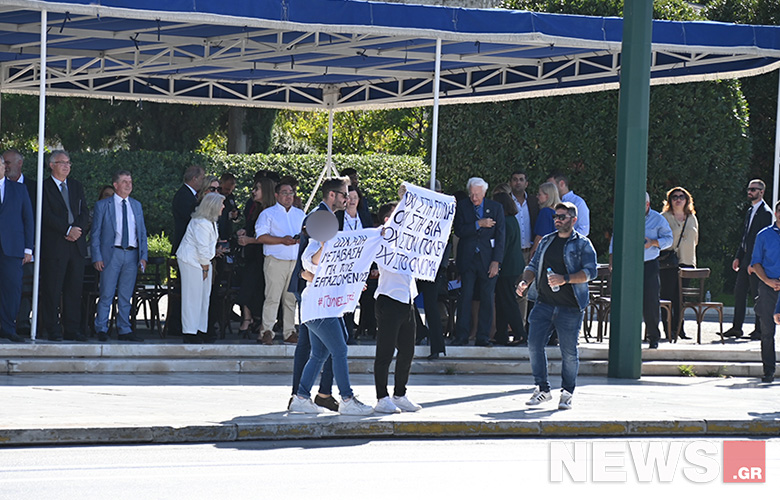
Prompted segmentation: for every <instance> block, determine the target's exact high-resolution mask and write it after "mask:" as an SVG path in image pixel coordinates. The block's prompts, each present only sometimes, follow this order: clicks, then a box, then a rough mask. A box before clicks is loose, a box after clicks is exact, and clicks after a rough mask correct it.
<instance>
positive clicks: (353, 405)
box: [339, 396, 374, 416]
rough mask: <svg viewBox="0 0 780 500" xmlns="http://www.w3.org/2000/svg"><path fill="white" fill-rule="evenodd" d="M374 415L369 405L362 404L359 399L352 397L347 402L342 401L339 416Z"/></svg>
mask: <svg viewBox="0 0 780 500" xmlns="http://www.w3.org/2000/svg"><path fill="white" fill-rule="evenodd" d="M372 413H374V409H373V408H371V407H370V406H368V405H367V404H363V403H361V402H360V401H359V400H358V398H356V397H354V396H353V397H352V398H350V399H347V400H342V401H341V404H340V405H339V414H341V415H358V416H362V415H371V414H372Z"/></svg>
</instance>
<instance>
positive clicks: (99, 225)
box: [0, 150, 780, 414]
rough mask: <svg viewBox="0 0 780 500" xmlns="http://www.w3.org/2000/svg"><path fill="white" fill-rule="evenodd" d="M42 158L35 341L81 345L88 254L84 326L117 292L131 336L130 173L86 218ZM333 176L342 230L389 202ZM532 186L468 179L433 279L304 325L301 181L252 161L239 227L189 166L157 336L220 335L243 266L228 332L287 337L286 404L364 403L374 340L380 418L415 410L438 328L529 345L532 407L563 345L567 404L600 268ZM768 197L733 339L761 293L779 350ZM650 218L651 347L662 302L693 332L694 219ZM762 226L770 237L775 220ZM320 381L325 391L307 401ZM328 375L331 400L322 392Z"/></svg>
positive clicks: (9, 162) (748, 246) (3, 268)
mask: <svg viewBox="0 0 780 500" xmlns="http://www.w3.org/2000/svg"><path fill="white" fill-rule="evenodd" d="M22 160H23V157H22V155H21V154H20V153H19V152H18V151H16V150H9V151H7V152H6V153H5V154H4V155H3V161H2V162H0V165H1V167H0V168H1V170H0V173H2V175H0V204H1V205H0V248H2V259H3V260H2V261H1V262H0V273H2V275H0V279H1V280H2V282H3V283H4V286H3V287H2V297H0V298H1V299H2V307H0V313H1V314H2V317H0V326H1V329H0V336H1V337H3V338H6V339H9V340H11V341H14V342H23V341H24V339H23V338H22V337H21V336H19V335H18V334H17V320H18V321H19V323H20V324H24V323H25V321H26V322H27V324H29V307H27V308H25V307H24V305H23V304H21V296H22V293H21V292H22V276H23V274H24V273H29V263H30V260H31V256H32V247H33V241H32V234H33V225H34V219H33V215H32V206H33V203H32V202H33V200H34V195H35V190H34V185H33V184H32V182H31V181H30V179H27V178H24V176H22V175H21V162H22ZM48 165H49V168H50V170H51V176H50V177H48V178H47V179H46V180H45V181H44V190H43V203H42V205H43V213H42V219H41V224H42V227H41V233H42V238H41V247H42V248H41V256H42V257H41V260H42V262H41V276H42V287H41V290H42V294H41V301H40V304H41V314H40V324H39V331H40V334H39V336H40V337H42V338H47V339H48V340H52V341H59V340H63V339H65V340H71V341H86V340H87V335H86V332H85V331H84V328H83V320H82V318H81V314H80V313H81V311H82V304H81V299H82V288H81V287H82V281H83V276H84V271H85V266H84V262H85V259H88V260H89V261H90V263H91V265H92V267H93V268H94V270H95V271H97V272H98V273H99V274H100V285H99V287H100V292H99V298H98V303H97V307H96V314H95V318H94V319H91V318H90V321H92V323H93V325H94V331H95V333H96V334H97V337H98V340H99V341H107V340H108V338H109V315H110V312H111V307H112V304H113V301H114V297H116V301H117V310H118V312H117V319H116V335H117V339H118V340H120V341H128V342H142V341H143V339H142V338H141V337H140V336H138V335H137V333H136V332H134V331H133V329H132V326H131V321H130V320H131V315H132V311H131V298H132V294H133V292H134V289H135V282H136V279H137V274H138V273H139V272H141V273H143V272H145V268H146V266H147V263H148V259H149V257H148V241H147V240H148V238H147V232H146V227H145V222H144V214H143V207H142V206H141V204H140V203H139V202H138V201H137V200H136V199H134V198H132V197H131V196H130V195H131V193H132V190H133V184H132V174H131V172H129V171H127V170H119V171H117V172H116V173H115V174H114V175H113V178H112V183H111V185H106V186H104V187H103V188H101V190H100V196H99V201H98V202H97V203H96V204H95V206H94V208H93V210H90V209H89V208H88V207H87V204H86V200H85V196H84V189H83V187H82V185H81V184H80V183H79V182H78V181H77V180H76V179H73V178H72V176H71V175H70V174H71V162H70V156H69V155H68V153H67V152H65V151H62V150H58V151H54V152H52V154H51V155H50V156H49V159H48ZM342 174H343V175H344V177H337V178H331V179H326V180H325V181H324V183H323V186H322V192H321V194H322V202H321V203H320V205H319V206H318V208H317V210H326V211H330V212H333V213H334V214H335V216H336V219H337V221H338V225H339V229H340V230H342V231H355V230H361V229H365V228H369V227H378V226H381V225H382V223H383V222H384V221H383V219H384V218H386V217H389V215H390V213H391V212H392V210H393V208H394V207H393V206H392V205H384V206H382V207H377V209H378V210H377V212H378V213H377V214H376V215H373V214H372V207H371V206H370V205H371V204H370V200H368V199H367V198H366V197H365V196H364V195H363V193H362V191H361V189H360V187H359V178H358V175H357V172H356V171H354V169H346V170H345V171H344V172H342ZM530 184H531V183H530V180H529V179H528V175H527V173H526V172H524V171H520V170H518V171H515V172H512V174H511V175H510V177H509V178H508V179H507V182H506V183H502V184H499V185H497V186H496V187H495V188H494V189H493V191H492V192H491V196H490V197H488V196H487V195H488V191H489V186H488V183H487V182H486V181H485V180H483V179H481V178H478V177H474V178H471V179H469V181H468V183H467V185H466V191H465V192H457V193H454V195H455V198H456V200H457V210H456V214H455V220H454V223H453V229H454V236H453V239H452V242H451V245H449V246H448V249H447V251H446V252H445V258H444V259H443V260H442V262H441V265H440V268H439V273H438V276H437V280H436V281H435V282H424V281H417V282H415V280H410V279H409V278H408V277H406V276H402V275H397V276H396V275H394V274H393V273H389V272H386V271H379V269H377V268H376V267H374V268H372V270H371V273H370V275H369V279H368V282H367V283H366V290H365V291H364V293H363V295H362V296H361V299H360V306H361V307H360V315H359V321H358V322H356V321H355V315H354V314H347V315H346V316H345V317H344V318H341V317H339V318H333V319H332V321H325V320H318V321H317V322H316V323H314V322H312V323H311V324H299V323H300V321H299V320H298V321H297V320H296V310H297V307H298V305H299V303H300V302H301V301H304V300H306V299H305V297H306V278H307V276H308V277H310V276H312V275H313V274H314V273H315V272H316V268H317V263H318V256H317V251H318V248H317V247H316V245H314V243H316V242H315V241H314V240H311V241H310V240H309V238H308V236H307V234H306V230H305V228H306V217H307V216H306V214H305V213H304V211H303V206H302V200H301V198H300V197H299V196H298V194H299V193H298V182H297V180H296V179H294V178H292V177H281V176H279V175H278V174H277V173H276V172H273V171H268V170H262V171H258V172H257V173H256V175H255V176H254V179H253V185H252V189H251V197H250V198H249V199H248V200H247V202H246V203H245V205H244V207H243V220H244V225H243V227H241V228H239V229H238V230H235V226H236V224H237V222H238V221H239V220H240V219H241V216H240V215H241V211H240V210H239V206H238V203H237V201H236V198H235V194H234V191H235V188H236V179H235V177H234V176H233V175H231V174H229V173H225V174H223V175H222V176H221V177H216V176H209V175H207V174H206V171H205V169H203V168H202V167H200V166H192V167H189V168H188V169H186V171H185V172H184V175H183V184H182V186H181V187H180V189H179V190H178V191H177V192H176V194H175V196H174V197H173V200H172V213H173V219H174V228H175V229H174V235H173V241H172V254H173V255H175V256H176V263H177V266H178V277H179V280H180V292H181V293H180V299H179V300H176V299H175V298H174V297H170V298H169V310H168V318H167V319H168V322H169V325H168V331H169V333H174V334H176V333H180V334H181V335H182V339H183V342H184V343H189V344H193V343H194V344H197V343H204V342H214V341H215V340H216V333H215V326H214V323H215V322H214V310H215V305H214V300H215V298H214V296H213V289H214V285H215V283H217V282H218V281H219V276H220V275H221V274H224V273H233V275H234V276H237V275H240V280H238V283H239V284H238V293H237V295H236V296H235V302H236V304H237V305H239V306H240V311H241V322H240V327H239V335H240V336H241V337H243V338H248V337H250V336H252V338H255V339H256V341H257V342H258V343H261V344H265V345H270V344H273V343H274V342H276V341H280V342H282V343H287V344H291V345H296V356H295V367H296V368H295V372H296V374H295V375H294V379H293V380H294V381H293V396H294V397H293V398H292V399H291V401H290V405H289V406H290V408H291V409H294V408H297V409H298V410H301V411H313V410H314V409H315V407H316V408H323V407H324V408H329V409H331V410H339V408H341V410H340V411H342V412H346V413H350V412H352V414H362V413H361V412H366V411H368V410H367V407H366V406H365V405H363V404H362V403H360V402H359V401H357V400H356V399H354V396H353V395H352V394H351V389H350V387H349V381H348V370H347V368H346V346H347V345H348V344H349V343H352V342H354V341H355V338H356V337H358V336H360V335H369V336H371V337H374V338H375V339H376V342H377V361H376V364H375V374H376V377H377V380H376V381H377V387H376V389H377V399H378V400H379V401H380V403H379V404H378V407H377V408H379V410H378V411H388V412H394V411H398V410H403V411H416V410H417V409H419V405H416V404H414V403H413V402H411V401H410V400H409V399H408V398H406V394H405V392H406V382H407V379H408V371H409V367H410V366H411V359H412V356H413V351H414V344H415V343H419V342H421V341H424V342H427V344H428V345H429V346H430V355H429V356H428V359H430V360H435V359H437V358H439V357H440V356H443V355H445V354H446V347H445V346H446V343H445V333H449V334H450V336H451V342H450V344H451V345H454V346H463V345H468V344H470V343H471V342H472V340H473V342H474V345H475V346H483V347H488V346H492V345H525V344H527V345H528V347H529V352H530V353H531V365H532V371H533V373H534V378H535V382H536V384H537V390H536V391H535V393H534V395H533V396H532V398H531V400H530V401H529V404H540V403H543V402H545V401H547V400H549V399H550V398H551V396H550V384H549V381H548V379H547V372H546V366H547V362H546V355H545V350H544V346H546V345H548V343H550V342H552V343H558V344H559V346H560V349H561V353H562V359H563V377H562V379H563V380H562V395H561V399H560V402H559V406H560V407H561V408H568V407H571V400H572V394H573V392H574V388H575V385H576V373H577V366H578V355H577V338H578V336H579V331H580V328H581V325H582V322H583V315H584V310H585V308H586V307H587V305H588V303H589V295H588V287H587V283H588V281H590V280H592V279H593V278H594V277H595V276H596V266H597V264H596V260H597V259H596V253H595V250H594V248H593V245H592V244H591V243H590V240H588V234H589V232H590V212H589V209H588V206H587V203H586V202H585V200H583V198H582V197H580V196H578V195H577V194H575V193H574V192H573V191H572V189H571V188H570V185H569V179H568V178H567V176H566V175H565V174H563V173H561V172H552V173H550V174H549V175H548V176H547V178H546V179H545V180H544V182H540V183H539V185H538V188H537V190H536V193H535V195H534V194H531V193H529V192H528V190H529V186H530ZM437 190H440V188H438V189H437ZM764 190H765V185H764V183H763V182H762V181H760V180H753V181H751V182H750V183H749V185H748V190H747V195H748V201H749V202H750V203H751V208H750V210H749V211H748V213H747V215H746V219H745V227H744V232H743V237H742V241H741V243H740V247H739V249H738V251H737V254H736V256H735V258H734V264H733V269H734V271H736V272H737V287H736V299H737V302H736V308H735V317H734V325H733V327H732V328H731V329H730V330H729V331H728V332H726V335H727V336H734V337H738V336H741V335H742V329H741V327H742V322H743V321H744V310H745V299H746V297H747V295H748V293H750V294H751V295H752V296H753V297H754V298H755V299H756V300H757V303H758V305H757V307H756V312H757V322H756V329H755V332H754V333H753V334H751V337H752V338H757V339H758V338H760V339H761V341H762V351H766V352H767V353H768V352H769V351H770V350H771V351H772V352H774V347H773V340H774V336H773V335H772V334H773V332H774V326H773V324H772V321H773V320H774V319H778V321H780V307H778V308H777V312H778V315H777V316H774V314H775V305H776V304H777V303H778V302H777V291H778V290H779V289H780V285H778V283H780V281H778V278H780V257H779V256H778V255H776V253H777V252H776V251H775V247H776V246H778V245H776V243H777V242H775V241H773V240H772V237H771V236H772V235H771V234H770V233H769V232H767V231H766V229H770V230H772V228H773V227H775V226H774V225H773V224H772V211H771V209H769V207H768V206H767V205H766V203H765V202H764V201H763V193H764ZM645 214H646V217H645V252H644V261H645V263H644V283H645V284H644V290H643V291H644V302H643V316H644V321H645V334H646V340H647V341H648V347H649V348H657V347H658V343H659V341H660V339H661V336H660V329H659V322H660V319H661V317H660V308H659V303H660V300H661V299H665V300H669V301H670V302H671V303H672V317H671V322H670V323H671V325H672V329H673V331H672V332H667V337H670V338H673V339H676V338H678V337H679V338H682V339H687V338H689V337H688V336H687V335H686V333H685V330H684V327H683V324H684V322H683V320H682V317H681V314H680V303H679V296H680V295H679V281H678V279H677V270H678V269H679V268H690V267H696V265H697V260H696V246H697V244H698V239H699V224H698V220H697V218H696V210H695V207H694V202H693V196H692V194H691V193H690V192H689V191H688V190H686V189H685V188H683V187H679V186H677V187H674V188H672V189H670V190H669V191H668V192H667V193H666V197H665V200H664V204H663V207H662V210H661V212H656V211H655V210H652V208H651V207H650V197H649V195H647V197H646V210H645ZM773 231H774V232H775V233H778V234H780V230H777V229H775V230H773ZM319 250H320V251H321V242H320V247H319ZM450 254H451V256H452V259H453V261H454V267H455V269H456V270H457V278H458V281H459V299H458V304H457V321H456V322H455V327H454V330H453V331H450V332H445V328H444V321H443V317H442V309H441V308H440V304H439V302H440V300H439V299H440V297H441V296H443V295H444V296H446V295H447V293H448V292H447V287H448V284H449V283H448V282H449V281H450V280H449V278H450V276H448V274H450V273H451V270H450V269H449V266H448V265H449V263H450V259H449V257H450ZM610 254H611V245H610ZM775 259H777V262H775ZM610 261H611V255H610ZM228 264H229V265H228ZM236 264H238V265H236ZM236 269H240V273H236ZM418 292H419V294H420V295H421V296H422V302H423V303H424V307H423V309H424V311H425V320H424V321H423V319H422V315H421V314H420V312H419V310H418V308H417V306H416V302H415V298H416V297H417V295H418ZM770 303H771V304H770ZM210 311H211V315H210ZM664 324H666V322H665V323H664ZM763 331H766V332H767V333H766V334H765V335H764V334H762V332H763ZM410 332H411V334H410ZM277 336H278V340H277V339H276V337H277ZM342 341H343V342H342ZM396 349H397V350H398V361H397V365H396V386H395V389H394V394H393V395H392V397H391V396H390V394H389V393H388V391H387V387H386V386H387V371H388V367H389V364H390V361H391V360H392V357H393V354H394V352H395V350H396ZM299 350H300V353H299V352H298V351H299ZM764 364H765V368H764V371H765V378H766V379H768V378H771V377H773V376H774V361H773V360H772V359H771V356H770V355H769V354H766V355H765V359H764ZM318 375H320V376H321V385H320V387H319V392H318V393H317V395H316V397H315V398H314V400H313V401H311V400H310V399H309V398H310V391H311V388H312V385H313V383H314V381H315V379H316V377H317V376H318ZM334 377H335V379H336V382H337V384H338V386H339V390H340V393H341V396H342V401H341V403H338V402H337V401H336V400H335V398H333V396H332V394H331V388H330V385H332V380H333V378H334ZM329 380H330V383H329V382H328V381H329ZM345 403H347V404H345Z"/></svg>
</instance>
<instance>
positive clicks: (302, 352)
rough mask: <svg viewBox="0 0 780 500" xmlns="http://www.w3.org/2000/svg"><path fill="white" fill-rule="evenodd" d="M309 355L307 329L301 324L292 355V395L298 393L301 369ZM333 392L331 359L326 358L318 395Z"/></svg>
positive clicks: (309, 346) (309, 345)
mask: <svg viewBox="0 0 780 500" xmlns="http://www.w3.org/2000/svg"><path fill="white" fill-rule="evenodd" d="M310 355H311V342H310V341H309V329H308V328H306V324H305V323H304V324H301V325H300V326H299V327H298V343H297V344H296V345H295V354H294V355H293V380H292V393H293V394H295V393H296V392H297V391H298V386H299V385H300V384H301V376H302V374H303V367H304V366H306V362H307V361H308V360H309V356H310ZM332 392H333V358H331V357H330V356H328V359H327V360H326V361H325V364H324V365H323V366H322V372H321V373H320V390H319V393H320V394H331V393H332Z"/></svg>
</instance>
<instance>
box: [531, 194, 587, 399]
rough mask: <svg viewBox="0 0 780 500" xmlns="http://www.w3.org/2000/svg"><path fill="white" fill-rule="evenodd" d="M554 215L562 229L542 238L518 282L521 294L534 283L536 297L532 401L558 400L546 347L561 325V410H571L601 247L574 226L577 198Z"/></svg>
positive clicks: (532, 327) (533, 330)
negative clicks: (582, 332) (584, 322)
mask: <svg viewBox="0 0 780 500" xmlns="http://www.w3.org/2000/svg"><path fill="white" fill-rule="evenodd" d="M554 219H555V227H556V228H557V231H556V232H554V233H550V234H548V235H547V236H545V237H544V238H542V241H541V242H539V247H538V248H537V250H536V253H535V254H534V256H533V258H532V259H531V263H530V264H528V266H527V267H526V268H525V271H524V272H523V279H522V281H520V283H519V284H518V285H517V294H518V295H520V296H522V295H523V293H524V292H525V290H526V289H527V288H528V287H529V286H530V287H531V289H530V290H529V293H528V298H529V300H533V301H535V305H534V308H533V309H531V314H530V315H529V317H528V324H529V330H528V352H529V355H530V358H531V372H532V373H533V376H534V383H535V384H536V386H537V387H536V389H535V390H534V393H533V395H532V396H531V399H529V400H528V401H527V402H526V404H527V405H529V406H536V405H538V404H540V403H543V402H545V401H550V400H551V399H552V396H551V395H550V381H549V379H548V375H547V354H546V353H545V350H544V348H545V346H546V345H547V342H548V341H549V340H550V335H551V334H552V331H553V328H555V330H556V331H557V332H558V342H559V346H560V349H561V359H562V364H563V366H562V369H561V386H562V389H561V399H560V401H559V403H558V409H560V410H568V409H570V408H571V400H572V394H573V393H574V387H575V385H576V383H577V370H578V368H579V364H580V362H579V358H578V353H577V338H578V337H579V334H580V326H581V325H582V319H583V316H584V312H585V308H586V307H587V305H588V302H589V296H588V281H590V280H592V279H593V278H595V277H596V250H594V249H593V244H591V242H590V240H589V239H588V238H586V237H585V236H583V235H581V234H580V233H578V232H577V231H575V230H574V224H575V223H576V222H577V207H576V206H575V205H574V204H573V203H570V202H563V203H559V204H558V205H556V206H555V216H554ZM548 269H549V270H551V271H548ZM537 277H538V278H540V279H536V278H537Z"/></svg>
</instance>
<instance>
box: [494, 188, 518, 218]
mask: <svg viewBox="0 0 780 500" xmlns="http://www.w3.org/2000/svg"><path fill="white" fill-rule="evenodd" d="M493 201H497V202H499V203H501V206H502V207H504V215H506V216H507V217H514V216H515V215H517V205H515V202H514V200H513V199H512V197H511V196H509V195H508V194H507V193H505V192H503V191H500V192H498V193H495V194H494V195H493Z"/></svg>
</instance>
